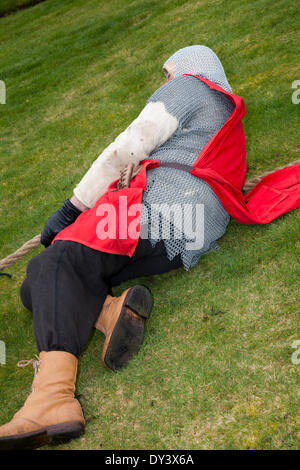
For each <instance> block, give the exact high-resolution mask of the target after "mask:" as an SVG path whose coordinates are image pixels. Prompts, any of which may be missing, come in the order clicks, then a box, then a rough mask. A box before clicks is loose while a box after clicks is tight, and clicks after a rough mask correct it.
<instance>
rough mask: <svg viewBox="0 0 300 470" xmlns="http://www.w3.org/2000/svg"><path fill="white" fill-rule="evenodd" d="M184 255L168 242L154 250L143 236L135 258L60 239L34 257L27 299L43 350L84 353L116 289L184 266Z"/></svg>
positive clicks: (24, 298)
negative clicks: (169, 252)
mask: <svg viewBox="0 0 300 470" xmlns="http://www.w3.org/2000/svg"><path fill="white" fill-rule="evenodd" d="M181 265H182V263H181V257H180V255H178V256H176V257H175V258H174V259H173V260H171V261H170V260H169V259H168V258H167V256H166V251H165V246H164V243H163V242H159V243H157V245H156V246H155V247H154V248H153V247H152V245H151V243H150V242H149V241H148V240H142V239H140V240H139V243H138V245H137V248H136V251H135V253H134V255H133V256H132V258H129V256H126V255H124V256H123V255H113V254H110V253H103V252H101V251H97V250H93V249H91V248H89V247H87V246H85V245H81V244H80V243H76V242H72V241H57V242H55V243H54V244H53V245H51V246H49V247H48V248H46V249H45V250H44V251H43V252H42V253H40V254H39V255H37V256H36V257H34V258H32V259H31V260H30V261H29V263H28V266H27V274H26V279H25V281H24V282H23V284H22V286H21V292H20V293H21V300H22V302H23V304H24V306H25V307H26V308H27V309H29V310H31V311H32V313H33V321H34V333H35V338H36V343H37V348H38V350H39V352H40V351H67V352H70V353H72V354H74V355H75V356H77V357H79V355H80V354H81V352H82V351H83V349H84V347H85V345H86V343H87V341H88V340H89V337H90V335H91V333H92V330H93V325H94V323H95V321H96V319H97V318H98V315H99V313H100V311H101V308H102V305H103V303H104V300H105V298H106V296H107V294H108V293H111V287H112V286H115V285H118V284H121V283H122V282H123V281H126V280H129V279H134V278H137V277H139V276H148V275H153V274H160V273H163V272H167V271H170V270H171V269H175V268H179V267H180V266H181Z"/></svg>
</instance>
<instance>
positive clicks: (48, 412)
mask: <svg viewBox="0 0 300 470" xmlns="http://www.w3.org/2000/svg"><path fill="white" fill-rule="evenodd" d="M163 70H164V73H165V74H166V76H167V82H166V83H165V84H164V85H163V86H161V87H160V88H159V89H158V90H157V91H155V93H154V94H153V95H152V96H151V98H150V99H149V100H148V102H147V104H146V106H145V108H144V109H143V110H142V112H141V113H140V115H139V116H138V118H137V119H136V120H135V121H133V123H132V124H131V125H130V126H129V127H128V128H127V129H126V130H125V131H124V132H123V133H122V134H120V135H119V136H118V137H117V139H116V140H115V141H114V142H113V143H112V144H111V145H109V147H107V148H106V149H105V150H104V151H103V152H102V154H101V155H100V156H99V158H98V159H97V160H96V161H95V162H94V163H93V165H92V166H91V168H90V169H89V171H88V172H87V173H86V174H85V176H84V177H83V179H82V180H81V181H80V183H79V184H78V185H77V187H76V188H75V190H74V195H73V196H72V197H71V198H70V200H66V201H65V203H64V205H63V207H62V208H61V209H59V210H58V211H57V212H56V213H55V214H53V215H52V216H51V217H50V219H48V221H47V223H46V226H45V228H44V230H43V233H42V243H43V244H44V245H45V246H46V247H47V248H46V250H44V251H43V252H42V253H40V254H39V255H38V256H36V257H35V258H33V259H32V260H31V261H30V262H29V264H28V268H27V277H26V279H25V281H24V283H23V284H22V287H21V299H22V302H23V304H24V306H25V307H27V308H28V309H29V310H31V311H32V313H33V321H34V331H35V337H36V343H37V348H38V351H39V359H38V360H37V361H34V366H35V370H36V372H37V374H36V375H35V378H34V382H33V389H32V393H31V394H30V395H29V397H28V399H27V400H26V403H25V405H24V407H23V408H21V410H20V411H18V412H17V413H16V414H15V416H14V417H13V419H12V420H11V421H10V422H9V423H7V424H5V425H3V426H2V427H0V448H35V447H39V446H41V445H43V444H46V443H47V442H50V441H57V440H61V439H70V438H73V437H77V436H79V435H80V434H81V433H82V432H83V430H84V428H85V420H84V417H83V413H82V410H81V407H80V404H79V402H78V401H77V400H76V399H75V398H74V391H75V382H76V372H77V362H78V358H79V356H80V354H81V352H82V351H83V349H84V348H85V346H86V344H87V342H88V339H89V337H90V335H91V333H92V330H93V328H94V327H96V328H97V329H99V330H100V331H102V332H103V333H104V334H105V336H106V338H105V342H104V347H103V351H102V361H103V363H104V365H105V366H106V367H107V368H109V369H112V370H117V369H120V368H121V367H123V366H124V365H125V364H126V363H127V362H128V360H129V359H130V358H131V357H132V356H133V355H134V354H136V353H137V352H138V350H139V348H140V346H141V343H142V340H143V335H144V324H145V320H146V319H147V318H148V317H149V315H150V311H151V306H152V298H151V295H150V293H149V291H148V290H147V289H146V288H145V287H143V286H140V285H136V286H134V287H132V288H130V289H127V290H126V291H125V292H123V294H122V295H121V296H120V297H117V298H116V297H113V296H112V291H111V288H112V286H115V285H118V284H120V283H121V282H123V281H125V280H128V279H133V278H137V277H139V276H147V275H153V274H158V273H163V272H167V271H169V270H172V269H175V268H179V267H180V266H183V267H184V268H185V269H186V270H188V269H189V268H190V267H192V266H195V265H196V263H197V261H198V260H199V258H200V257H201V256H202V255H203V254H204V253H207V252H209V251H210V250H213V249H215V248H216V247H217V244H216V241H217V240H218V239H219V238H220V237H221V236H222V235H223V234H224V233H225V231H226V227H227V225H228V222H229V219H230V216H233V217H234V218H235V219H236V220H237V221H238V222H240V223H268V222H270V221H271V220H273V219H274V218H276V217H278V216H279V215H281V214H283V213H284V212H287V211H288V210H291V209H294V208H296V207H298V206H299V204H300V197H299V193H300V192H299V181H300V165H294V166H291V167H289V168H285V169H283V170H280V171H277V172H275V173H272V174H270V175H268V176H267V177H265V178H264V179H263V180H262V181H261V182H260V183H259V184H258V185H257V186H255V187H254V188H253V189H252V190H251V191H250V193H248V194H247V195H246V196H243V194H242V192H241V189H242V187H243V184H244V181H245V174H246V159H245V155H246V152H245V136H244V132H243V127H242V123H241V119H242V117H243V116H244V114H245V107H244V102H243V100H242V98H241V97H239V96H237V95H234V94H232V90H231V87H230V85H229V83H228V81H227V78H226V75H225V73H224V70H223V67H222V65H221V63H220V61H219V59H218V58H217V56H216V55H215V54H214V53H213V52H212V51H211V50H210V49H209V48H207V47H205V46H190V47H186V48H184V49H181V50H179V51H177V52H176V53H175V54H174V55H173V56H171V57H170V58H169V59H168V60H167V61H166V63H165V64H164V67H163ZM120 171H121V177H120V178H119V176H120Z"/></svg>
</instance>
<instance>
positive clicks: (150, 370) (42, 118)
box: [0, 0, 300, 449]
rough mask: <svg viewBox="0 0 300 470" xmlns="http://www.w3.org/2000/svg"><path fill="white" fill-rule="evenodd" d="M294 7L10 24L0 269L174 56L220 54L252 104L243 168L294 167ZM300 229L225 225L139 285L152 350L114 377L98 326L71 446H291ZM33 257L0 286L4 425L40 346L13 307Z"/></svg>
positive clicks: (295, 432) (64, 17)
mask: <svg viewBox="0 0 300 470" xmlns="http://www.w3.org/2000/svg"><path fill="white" fill-rule="evenodd" d="M296 8H297V6H296V4H295V2H293V1H291V0H289V1H286V0H277V1H268V0H257V1H253V2H248V1H246V0H227V1H215V2H209V1H207V0H206V1H201V2H200V1H193V2H184V1H179V0H177V1H175V0H170V1H164V2H161V1H151V2H150V1H145V0H143V1H140V0H139V1H133V0H130V1H128V0H126V1H125V0H113V1H111V2H105V1H100V2H99V1H96V0H89V1H88V2H86V1H83V0H79V1H70V0H67V1H59V0H48V1H47V2H45V3H42V4H40V5H37V6H35V7H33V8H30V9H28V10H24V11H20V12H17V13H15V14H13V15H10V16H9V17H6V18H2V19H0V25H1V28H0V41H1V56H0V79H2V80H5V82H6V86H7V104H6V105H1V107H0V113H1V115H0V126H1V135H0V142H1V157H0V158H1V170H0V171H1V192H0V211H1V214H0V215H1V226H0V240H1V250H0V258H2V257H4V256H5V255H6V254H8V253H10V252H11V251H14V250H15V249H16V248H17V247H18V246H19V245H20V244H21V243H22V242H24V241H25V240H27V239H29V238H31V237H32V236H34V235H35V234H36V233H38V232H39V231H40V230H41V229H42V227H43V223H44V221H45V220H46V218H47V217H48V216H49V215H50V214H51V213H52V212H53V211H54V210H55V209H56V208H58V207H59V206H60V205H61V203H62V201H63V199H64V198H66V197H68V196H69V195H70V194H71V191H72V188H73V186H74V184H75V183H76V182H77V181H78V180H79V178H80V176H81V175H82V174H83V172H84V171H85V169H86V168H88V166H89V165H90V163H91V162H92V161H93V159H94V158H95V157H96V156H97V155H98V154H99V152H100V150H101V149H103V148H104V147H105V146H106V145H107V144H108V143H110V142H111V140H112V139H113V138H114V137H115V136H116V135H117V134H118V133H119V132H120V131H121V130H123V129H124V127H125V126H127V125H128V124H129V123H130V122H131V121H132V120H133V118H135V117H136V115H137V113H138V112H139V111H140V109H141V108H142V107H143V105H144V103H145V100H146V99H147V97H148V96H149V95H150V94H151V93H152V92H153V91H154V90H155V89H156V88H157V87H158V86H159V85H160V84H161V83H162V74H161V65H162V63H163V61H164V60H165V58H167V57H168V56H169V55H170V54H171V53H173V52H174V51H175V50H176V49H179V48H180V47H183V46H185V45H188V44H197V43H198V44H206V45H208V46H210V47H211V48H212V49H213V50H215V51H216V53H217V54H218V55H219V56H220V58H221V59H222V61H223V63H224V67H225V70H226V71H227V75H228V78H229V81H230V82H231V84H232V86H233V88H234V90H235V92H236V93H238V94H241V95H242V96H243V97H244V98H245V102H246V106H247V111H248V112H247V115H246V118H245V119H244V123H245V130H246V135H247V150H248V164H249V175H254V174H257V173H260V172H261V171H264V170H268V169H272V168H273V167H275V166H278V165H283V164H285V163H287V162H289V161H292V160H295V159H296V158H297V155H298V154H297V143H298V142H297V141H298V139H297V137H298V136H297V135H296V130H297V129H298V128H299V109H300V108H299V107H297V106H295V105H293V104H292V102H291V91H292V90H291V83H292V81H293V80H295V79H298V78H299V73H298V55H297V51H298V43H299V32H298V31H299V27H298V25H297V23H296V13H297V11H296ZM299 221H300V212H299V211H294V212H293V213H290V214H288V215H285V216H283V217H281V218H280V219H279V220H277V221H275V222H273V223H272V224H270V225H269V226H261V227H258V226H240V225H238V224H237V223H235V222H234V221H233V222H231V225H230V227H229V230H228V232H227V234H226V235H225V237H224V238H223V240H222V241H221V243H220V245H221V250H219V251H218V252H215V253H212V254H209V255H207V256H205V257H203V258H202V259H201V261H200V262H199V264H198V266H197V267H196V268H195V269H193V270H191V271H190V272H189V273H185V272H184V271H182V270H179V271H177V272H174V273H171V274H166V275H162V276H159V277H154V278H152V279H143V283H144V284H145V285H147V286H149V287H150V288H151V290H152V292H153V294H154V297H155V307H154V310H153V315H152V318H151V319H150V321H149V322H148V327H147V334H146V338H145V342H144V346H143V349H142V351H141V353H140V354H139V355H138V356H137V358H135V359H134V360H133V361H132V362H131V363H130V364H129V365H128V367H127V368H126V369H124V370H123V371H121V372H119V373H116V374H114V373H110V372H109V371H107V370H104V368H103V367H102V366H101V365H100V349H101V346H102V344H103V337H102V335H101V334H100V333H98V332H97V333H95V335H94V336H93V338H92V340H91V342H90V344H89V347H88V348H87V350H86V351H85V353H84V355H83V357H82V359H81V361H80V373H79V381H78V393H80V394H81V395H82V396H81V402H82V404H83V406H84V409H85V414H86V417H87V420H88V426H87V431H86V434H85V435H84V437H83V438H81V439H79V440H76V441H73V442H72V443H70V444H66V445H65V446H62V447H64V448H82V449H83V448H90V449H92V448H103V449H105V448H110V449H118V448H127V449H132V448H138V449H139V448H145V449H150V448H152V449H155V448H166V449H171V448H174V449H175V448H178V449H182V448H196V449H197V448H216V449H218V448H224V447H225V448H251V449H254V448H281V449H282V448H291V449H295V448H297V447H298V448H299V414H298V411H299V395H297V394H298V391H299V367H300V366H299V365H298V366H296V365H293V364H292V363H291V354H292V352H293V349H292V348H291V343H292V341H293V340H295V339H299V338H300V333H299V329H298V327H299V316H298V317H297V315H299V296H298V291H299V289H298V288H299V274H300V273H299V264H298V263H297V254H298V256H299ZM37 252H38V250H36V252H35V253H37ZM28 259H29V256H27V257H26V259H25V260H24V261H22V262H20V263H19V264H17V265H16V266H14V267H13V268H11V269H10V270H9V272H11V273H12V274H13V279H12V280H9V279H8V278H6V277H1V278H0V289H1V306H0V339H2V340H4V341H5V342H6V345H7V365H6V366H0V386H1V390H0V394H1V400H0V403H1V405H0V422H1V423H2V422H5V421H6V420H7V419H9V418H10V417H11V415H12V414H13V413H14V412H15V411H16V409H17V408H18V406H19V405H21V404H22V403H23V401H24V398H25V397H26V395H27V392H28V390H29V388H30V383H31V379H32V371H31V370H27V369H25V370H24V369H18V368H16V362H17V361H18V360H20V359H23V358H30V357H32V355H33V353H34V352H35V345H34V337H33V328H32V320H31V316H30V314H29V313H28V312H27V311H26V310H25V309H24V308H23V307H22V306H21V304H20V301H19V297H18V296H19V293H18V291H19V286H20V284H21V282H22V279H23V278H24V275H25V269H26V262H27V261H28ZM122 287H124V286H122ZM120 291H121V288H119V289H117V290H116V293H118V292H120ZM219 311H222V312H224V313H223V314H216V313H217V312H219Z"/></svg>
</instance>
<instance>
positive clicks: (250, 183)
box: [0, 159, 300, 274]
mask: <svg viewBox="0 0 300 470" xmlns="http://www.w3.org/2000/svg"><path fill="white" fill-rule="evenodd" d="M297 163H300V159H299V160H295V161H294V162H292V163H288V164H287V165H285V166H282V167H278V168H275V170H272V171H267V172H266V173H263V174H262V175H260V176H255V177H254V178H250V179H249V180H247V181H246V182H245V184H244V187H243V192H246V193H247V192H248V191H250V190H251V189H252V188H253V187H254V186H255V185H256V184H258V183H259V182H260V181H261V180H262V179H263V178H264V177H265V176H267V175H269V174H270V173H273V172H274V171H277V170H282V169H283V168H286V167H288V166H292V165H296V164H297ZM40 243H41V234H39V235H36V236H35V237H33V238H32V239H31V240H28V242H26V243H24V245H22V246H21V248H19V249H18V250H17V251H15V252H14V253H12V254H11V255H9V256H7V257H6V258H3V259H2V260H1V261H0V271H1V270H2V269H4V268H8V266H12V265H13V264H14V263H16V262H17V261H19V260H20V259H22V258H23V256H24V255H26V254H27V253H29V251H31V250H33V249H34V248H36V247H38V246H39V245H40ZM3 274H6V273H3Z"/></svg>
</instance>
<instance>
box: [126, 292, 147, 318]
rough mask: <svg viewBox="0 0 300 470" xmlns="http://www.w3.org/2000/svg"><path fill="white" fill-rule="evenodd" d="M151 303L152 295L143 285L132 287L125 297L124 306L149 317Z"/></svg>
mask: <svg viewBox="0 0 300 470" xmlns="http://www.w3.org/2000/svg"><path fill="white" fill-rule="evenodd" d="M152 304H153V301H152V295H151V294H150V291H149V290H148V289H147V288H146V287H144V286H134V287H132V288H131V289H130V291H129V292H128V295H127V297H126V299H125V306H126V307H128V308H130V310H132V311H133V312H134V313H136V314H137V315H139V316H140V317H143V318H149V316H150V313H151V310H152Z"/></svg>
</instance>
